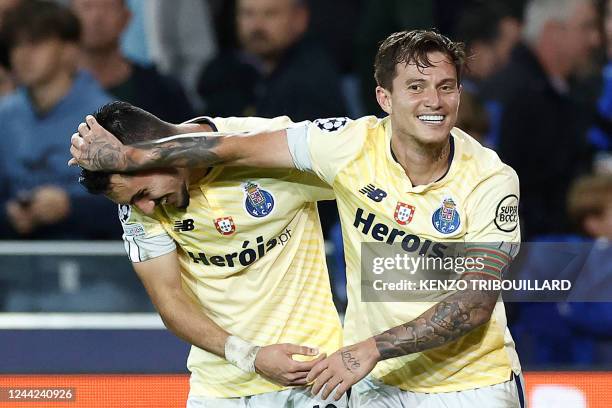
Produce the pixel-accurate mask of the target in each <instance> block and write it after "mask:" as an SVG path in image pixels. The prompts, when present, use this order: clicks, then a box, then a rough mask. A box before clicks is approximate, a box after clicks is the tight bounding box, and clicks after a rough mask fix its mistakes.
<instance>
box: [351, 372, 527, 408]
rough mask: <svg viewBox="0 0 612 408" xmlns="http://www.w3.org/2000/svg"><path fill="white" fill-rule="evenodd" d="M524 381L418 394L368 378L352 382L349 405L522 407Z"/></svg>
mask: <svg viewBox="0 0 612 408" xmlns="http://www.w3.org/2000/svg"><path fill="white" fill-rule="evenodd" d="M524 384H525V382H524V381H523V376H522V375H518V376H517V375H514V374H513V375H512V379H511V380H509V381H506V382H503V383H500V384H495V385H490V386H487V387H482V388H476V389H473V390H464V391H454V392H440V393H431V394H428V393H420V392H411V391H404V390H401V389H399V388H397V387H393V386H390V385H386V384H384V383H383V382H381V381H379V380H377V379H374V378H372V377H367V378H365V379H363V380H362V381H360V382H359V383H357V384H355V385H353V388H352V391H351V400H350V402H349V406H350V407H351V408H361V407H367V408H475V407H486V408H525V407H526V406H527V405H526V402H525V389H524Z"/></svg>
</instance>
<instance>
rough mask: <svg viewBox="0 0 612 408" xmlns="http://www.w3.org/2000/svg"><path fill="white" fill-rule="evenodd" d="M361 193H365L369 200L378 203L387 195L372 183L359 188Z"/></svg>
mask: <svg viewBox="0 0 612 408" xmlns="http://www.w3.org/2000/svg"><path fill="white" fill-rule="evenodd" d="M359 192H360V193H361V194H365V195H366V196H367V197H368V198H369V199H370V200H372V201H375V202H377V203H380V202H381V201H382V200H384V198H385V197H386V196H387V192H386V191H384V190H381V189H380V188H376V187H375V186H374V184H368V185H367V186H365V187H364V188H362V189H361V190H359Z"/></svg>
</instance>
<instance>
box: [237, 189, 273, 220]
mask: <svg viewBox="0 0 612 408" xmlns="http://www.w3.org/2000/svg"><path fill="white" fill-rule="evenodd" d="M242 188H243V189H244V194H245V199H244V209H245V211H246V212H247V213H249V214H250V215H251V216H253V217H255V218H262V217H265V216H266V215H269V214H270V213H272V210H274V196H273V195H272V193H270V192H268V191H266V190H264V189H263V188H261V187H260V186H259V184H257V183H254V182H251V181H249V182H247V183H245V184H243V185H242Z"/></svg>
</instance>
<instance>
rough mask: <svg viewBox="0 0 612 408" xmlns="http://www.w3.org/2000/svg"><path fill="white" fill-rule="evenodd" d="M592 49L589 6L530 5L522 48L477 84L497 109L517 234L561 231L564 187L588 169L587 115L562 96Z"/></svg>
mask: <svg viewBox="0 0 612 408" xmlns="http://www.w3.org/2000/svg"><path fill="white" fill-rule="evenodd" d="M599 44H600V38H599V31H598V26H597V13H596V10H595V7H594V5H593V3H592V2H591V1H590V0H532V1H530V2H529V3H528V5H527V8H526V12H525V19H524V28H523V44H521V45H519V46H517V48H515V49H514V50H513V53H512V56H511V60H510V62H509V64H508V65H507V66H506V67H505V68H504V69H503V70H502V71H500V72H499V73H498V74H496V75H495V76H494V77H493V78H492V79H491V81H489V82H488V83H486V84H484V85H483V95H484V97H485V98H488V99H492V100H494V101H496V102H497V103H499V106H500V110H501V118H500V122H499V124H497V125H495V126H497V127H496V128H497V129H499V131H500V133H499V153H500V156H501V157H502V159H504V160H505V161H506V162H507V163H508V164H509V165H511V166H512V167H514V169H515V170H516V171H517V173H518V175H519V177H520V179H521V193H522V194H521V196H522V198H523V199H522V219H523V222H524V230H523V233H524V236H525V237H528V238H530V237H534V236H537V235H542V234H553V233H563V232H567V230H568V222H567V217H566V212H565V205H564V203H565V202H566V193H567V186H568V185H569V183H568V181H569V180H572V179H573V178H574V177H575V176H576V175H578V174H580V173H582V172H584V171H588V168H589V166H590V164H591V158H590V154H589V150H588V147H587V143H586V137H585V135H586V129H587V127H588V119H586V118H588V117H589V115H588V112H586V109H585V107H584V106H582V105H579V104H577V103H576V102H575V101H574V100H573V99H572V95H571V93H570V84H569V80H570V77H571V75H572V73H575V72H576V71H577V70H579V69H580V67H581V65H582V64H585V63H586V62H588V60H589V58H590V56H591V53H592V51H593V50H594V49H595V48H596V47H597V46H598V45H599Z"/></svg>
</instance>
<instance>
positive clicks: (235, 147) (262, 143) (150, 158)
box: [68, 116, 294, 172]
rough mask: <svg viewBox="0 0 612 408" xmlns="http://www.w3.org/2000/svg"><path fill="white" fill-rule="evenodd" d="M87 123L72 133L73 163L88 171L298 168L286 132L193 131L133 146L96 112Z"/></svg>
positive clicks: (71, 161) (87, 119)
mask: <svg viewBox="0 0 612 408" xmlns="http://www.w3.org/2000/svg"><path fill="white" fill-rule="evenodd" d="M86 122H87V123H81V125H80V126H79V128H78V133H75V134H74V135H72V139H71V144H72V145H71V147H70V153H71V154H72V159H70V161H69V162H68V164H70V165H79V166H81V167H83V168H86V169H87V170H92V171H117V172H132V171H140V170H147V169H152V168H163V167H190V168H195V167H209V166H212V165H217V164H223V165H226V166H250V167H268V168H292V167H294V164H293V159H292V158H291V154H290V153H289V147H288V144H287V134H286V132H285V130H279V131H273V132H262V133H258V134H247V133H236V134H228V133H215V132H200V133H188V134H183V135H176V136H171V137H167V138H164V139H160V140H153V141H147V142H141V143H137V144H133V145H129V146H127V145H123V144H122V143H121V142H120V141H119V140H117V138H116V137H115V136H114V135H113V134H112V133H110V132H108V131H107V130H106V129H104V128H103V127H102V126H100V124H99V123H98V122H97V121H96V120H95V118H94V117H93V116H87V118H86ZM247 135H248V136H249V137H244V136H247Z"/></svg>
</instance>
